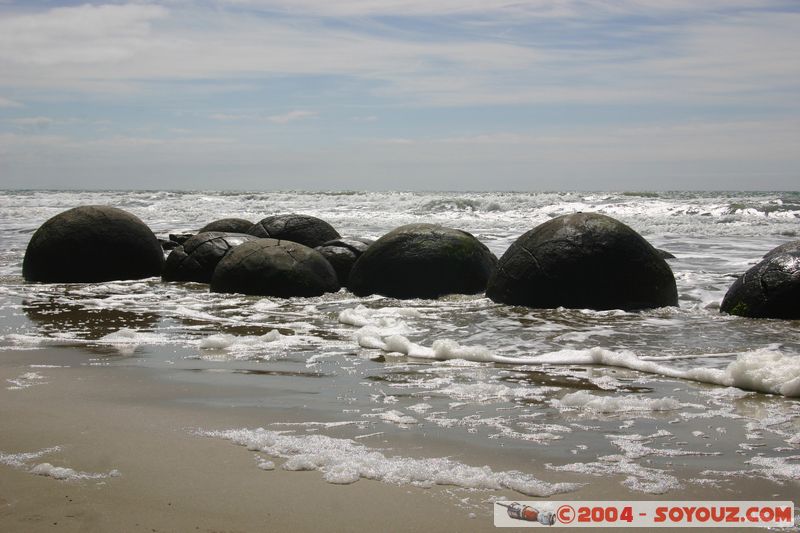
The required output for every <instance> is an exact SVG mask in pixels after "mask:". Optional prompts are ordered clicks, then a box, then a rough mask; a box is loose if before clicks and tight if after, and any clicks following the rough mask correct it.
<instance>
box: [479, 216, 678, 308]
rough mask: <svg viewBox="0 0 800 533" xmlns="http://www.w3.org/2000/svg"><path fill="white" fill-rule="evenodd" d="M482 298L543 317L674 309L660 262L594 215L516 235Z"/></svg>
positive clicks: (631, 234) (617, 225) (633, 237)
mask: <svg viewBox="0 0 800 533" xmlns="http://www.w3.org/2000/svg"><path fill="white" fill-rule="evenodd" d="M486 295H487V296H488V297H489V298H491V299H492V300H494V301H495V302H499V303H505V304H512V305H523V306H527V307H534V308H542V309H552V308H556V307H566V308H577V309H581V308H588V309H596V310H607V309H623V310H638V309H649V308H655V307H663V306H675V305H678V291H677V287H676V284H675V277H674V275H673V274H672V270H671V269H670V267H669V265H667V263H666V261H665V260H664V259H663V258H662V256H661V254H659V252H658V251H657V250H656V249H655V248H653V246H652V245H651V244H650V243H648V242H647V241H646V240H645V239H644V238H643V237H642V236H641V235H639V234H638V233H637V232H636V231H634V230H633V229H631V228H630V227H628V226H626V225H625V224H623V223H622V222H619V221H618V220H615V219H613V218H611V217H608V216H605V215H601V214H597V213H576V214H572V215H564V216H560V217H557V218H554V219H552V220H549V221H547V222H545V223H543V224H541V225H539V226H537V227H536V228H534V229H532V230H530V231H528V232H527V233H525V234H524V235H522V236H521V237H520V238H519V239H517V240H516V241H515V242H514V243H513V244H512V245H511V246H510V247H509V249H508V250H507V251H506V253H505V254H503V256H502V257H501V258H500V261H499V263H498V265H497V269H496V271H495V273H494V275H493V276H492V279H491V280H489V284H488V287H487V290H486Z"/></svg>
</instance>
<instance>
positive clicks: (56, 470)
mask: <svg viewBox="0 0 800 533" xmlns="http://www.w3.org/2000/svg"><path fill="white" fill-rule="evenodd" d="M30 473H31V474H36V475H37V476H45V477H51V478H53V479H58V480H61V481H77V480H82V479H105V478H109V477H118V476H119V475H120V473H119V470H111V471H110V472H108V473H106V474H101V473H92V472H79V471H77V470H73V469H72V468H65V467H61V466H53V465H51V464H50V463H39V464H38V465H36V466H34V467H33V468H31V469H30Z"/></svg>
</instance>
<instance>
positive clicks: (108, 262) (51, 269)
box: [22, 205, 164, 283]
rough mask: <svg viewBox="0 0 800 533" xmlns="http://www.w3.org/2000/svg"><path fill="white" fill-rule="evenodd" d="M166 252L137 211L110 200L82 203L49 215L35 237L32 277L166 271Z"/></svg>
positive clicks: (29, 259) (68, 278)
mask: <svg viewBox="0 0 800 533" xmlns="http://www.w3.org/2000/svg"><path fill="white" fill-rule="evenodd" d="M163 265H164V252H163V251H162V249H161V244H160V243H159V242H158V239H157V238H156V236H155V235H154V234H153V232H152V231H151V230H150V228H149V227H147V225H146V224H145V223H144V222H142V221H141V220H140V219H139V218H138V217H136V216H135V215H133V214H131V213H128V212H127V211H123V210H122V209H117V208H115V207H111V206H104V205H89V206H80V207H75V208H73V209H69V210H67V211H64V212H63V213H60V214H58V215H56V216H54V217H52V218H51V219H49V220H47V221H46V222H45V223H44V224H42V226H41V227H40V228H39V229H37V230H36V232H35V233H34V234H33V237H31V240H30V242H29V243H28V247H27V249H26V251H25V258H24V260H23V264H22V275H23V277H24V278H25V279H26V280H27V281H39V282H47V283H70V282H75V283H91V282H100V281H112V280H128V279H142V278H149V277H151V276H158V275H160V274H161V268H162V266H163Z"/></svg>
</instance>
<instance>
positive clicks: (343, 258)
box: [315, 239, 373, 287]
mask: <svg viewBox="0 0 800 533" xmlns="http://www.w3.org/2000/svg"><path fill="white" fill-rule="evenodd" d="M372 242H373V241H371V240H369V239H335V240H332V241H328V242H326V243H325V244H323V245H322V246H317V247H316V248H315V250H316V251H318V252H319V253H321V254H322V256H323V257H324V258H325V259H327V260H328V262H329V263H330V264H331V266H332V267H333V269H334V270H335V271H336V277H337V278H338V279H339V285H342V286H343V287H345V286H347V280H348V279H349V278H350V271H351V270H352V269H353V265H354V264H355V262H356V261H357V260H358V258H359V257H361V254H363V253H364V252H365V251H367V248H369V246H370V244H372Z"/></svg>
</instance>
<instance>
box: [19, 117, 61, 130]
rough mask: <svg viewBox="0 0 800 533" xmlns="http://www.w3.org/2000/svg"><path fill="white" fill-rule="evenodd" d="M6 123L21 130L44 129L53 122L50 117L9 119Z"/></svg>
mask: <svg viewBox="0 0 800 533" xmlns="http://www.w3.org/2000/svg"><path fill="white" fill-rule="evenodd" d="M8 122H10V123H12V124H15V125H17V126H21V127H23V128H35V129H45V128H47V127H49V126H50V125H52V124H53V123H54V122H55V121H54V120H53V119H52V118H50V117H22V118H13V119H9V121H8Z"/></svg>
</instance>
